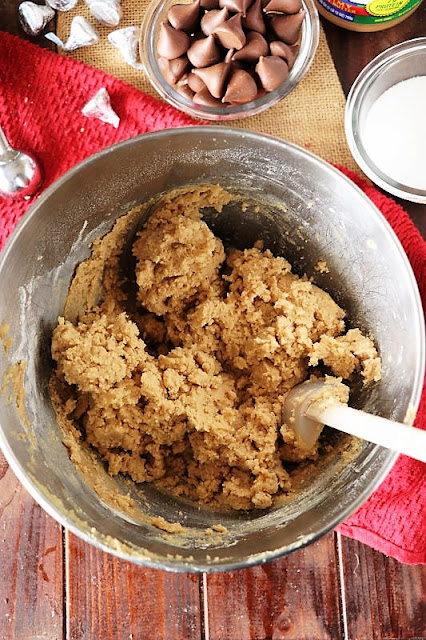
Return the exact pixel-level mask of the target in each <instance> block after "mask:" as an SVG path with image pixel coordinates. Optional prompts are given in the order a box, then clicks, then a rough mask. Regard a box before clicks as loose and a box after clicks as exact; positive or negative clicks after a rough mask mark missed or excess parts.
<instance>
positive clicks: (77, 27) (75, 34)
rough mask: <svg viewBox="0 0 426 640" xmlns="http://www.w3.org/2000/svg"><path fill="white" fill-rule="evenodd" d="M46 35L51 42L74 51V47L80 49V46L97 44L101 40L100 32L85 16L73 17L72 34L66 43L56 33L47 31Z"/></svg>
mask: <svg viewBox="0 0 426 640" xmlns="http://www.w3.org/2000/svg"><path fill="white" fill-rule="evenodd" d="M45 37H46V38H47V39H48V40H50V41H51V42H54V43H55V44H56V45H57V46H58V47H62V49H64V50H65V51H74V49H79V47H88V46H90V45H91V44H96V42H98V40H99V33H98V32H97V31H96V29H95V27H92V25H91V24H90V22H89V21H88V20H86V18H83V16H75V18H73V19H72V22H71V27H70V35H69V36H68V40H67V41H66V42H65V44H64V43H63V42H62V40H61V39H60V38H58V36H57V35H56V33H46V36H45Z"/></svg>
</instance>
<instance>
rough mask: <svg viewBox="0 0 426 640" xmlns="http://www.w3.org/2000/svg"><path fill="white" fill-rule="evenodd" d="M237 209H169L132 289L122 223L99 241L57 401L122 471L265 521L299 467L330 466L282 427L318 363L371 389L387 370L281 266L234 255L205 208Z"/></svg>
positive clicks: (199, 193)
mask: <svg viewBox="0 0 426 640" xmlns="http://www.w3.org/2000/svg"><path fill="white" fill-rule="evenodd" d="M231 197H232V196H230V195H229V194H227V193H226V192H225V191H223V190H222V189H221V188H220V187H218V186H205V187H197V188H194V189H191V190H189V191H187V192H185V193H175V194H170V196H169V197H167V198H163V199H162V202H161V205H157V206H155V207H154V211H153V212H152V213H151V215H150V217H149V218H148V221H147V222H146V224H145V225H144V227H143V229H142V230H141V231H140V232H139V234H138V237H137V239H136V241H135V242H134V244H133V254H134V257H135V259H136V269H135V273H134V274H131V276H129V275H128V274H127V275H126V274H124V275H123V268H122V262H121V257H120V253H121V251H122V249H123V246H125V239H126V234H128V227H129V226H128V225H127V226H126V221H125V219H123V220H122V219H120V220H119V221H118V222H117V223H116V226H115V228H114V229H113V231H112V232H111V233H110V234H108V235H107V236H106V237H105V238H103V239H100V240H99V241H98V242H97V243H96V244H95V246H94V249H93V254H92V257H91V258H90V259H89V260H88V261H86V262H85V263H83V264H81V265H80V266H79V267H78V269H77V271H76V275H75V278H74V282H73V283H72V285H71V288H70V292H69V295H68V299H67V303H66V305H65V310H64V317H61V318H59V320H58V325H57V327H56V328H55V330H54V332H53V338H52V355H53V358H54V360H55V361H56V365H57V366H56V370H55V373H54V375H53V378H52V381H51V396H52V400H53V402H54V406H55V409H56V411H57V414H58V417H59V418H62V424H64V423H67V424H72V425H73V428H74V429H75V430H76V432H78V433H79V434H80V435H79V437H80V438H81V439H84V440H85V441H86V442H87V443H89V444H90V445H92V446H93V447H94V448H95V449H96V450H97V451H98V452H99V454H100V455H101V457H102V459H103V460H105V461H106V463H107V465H108V470H109V473H110V474H112V475H116V474H118V473H124V474H127V475H129V476H130V477H131V478H132V479H133V480H134V481H136V482H154V483H155V484H156V485H157V486H158V487H160V488H163V489H165V490H167V491H170V492H172V493H173V494H175V495H177V496H184V497H188V498H191V499H195V500H196V501H199V502H201V503H204V504H208V505H211V506H215V507H231V508H233V509H250V508H267V507H270V506H271V505H272V504H273V502H274V500H275V499H276V497H277V496H279V495H280V494H283V493H286V492H288V491H289V490H290V489H291V476H290V474H289V473H288V468H286V467H288V464H289V461H290V462H291V461H294V460H300V459H303V458H310V459H313V460H315V458H316V456H317V455H318V453H317V449H316V448H315V449H314V450H311V451H308V452H306V451H304V452H303V455H302V454H301V452H300V451H298V450H297V444H296V442H295V440H294V438H292V437H291V433H289V430H288V426H285V427H283V426H282V424H281V408H282V404H283V401H284V398H285V395H286V393H287V392H288V391H289V390H290V389H291V388H292V387H293V386H294V385H296V384H298V383H299V382H302V381H303V380H306V379H307V378H309V377H310V376H311V375H315V373H316V372H317V371H318V366H320V365H325V367H326V368H327V369H326V370H327V372H328V373H329V374H332V375H335V376H337V377H341V378H345V379H350V378H351V377H352V376H353V374H356V373H361V374H362V376H363V380H364V383H366V384H367V383H369V382H371V381H373V380H378V379H379V378H380V359H379V357H378V355H377V351H376V349H375V347H374V344H373V342H372V341H371V340H370V338H368V337H366V336H364V335H363V334H362V333H361V332H360V331H359V329H352V330H350V331H347V332H346V331H345V324H344V316H345V313H344V311H343V310H342V309H341V308H340V307H339V306H338V305H337V304H336V303H335V302H334V301H333V300H332V298H331V297H330V296H329V295H328V294H327V293H326V292H324V291H322V290H321V289H319V288H318V287H316V286H315V285H314V284H313V283H312V282H311V281H310V280H309V279H307V278H306V277H305V278H299V277H297V276H296V275H294V274H293V273H292V272H291V266H290V264H289V263H288V262H287V261H286V260H285V259H284V258H283V257H274V256H273V255H272V254H271V253H270V252H269V251H264V250H262V249H261V246H260V245H259V246H255V247H253V248H250V249H247V250H245V251H238V250H233V251H230V252H225V249H224V247H223V244H222V242H221V241H220V240H219V239H218V238H217V237H215V236H214V235H213V233H212V232H211V231H210V229H209V228H208V226H207V225H206V223H205V222H204V221H203V219H202V212H201V210H202V208H203V207H213V208H216V209H217V210H219V211H220V210H221V208H222V207H223V205H224V204H226V203H227V202H228V201H229V200H230V199H231ZM129 215H130V214H129ZM126 279H127V280H132V279H134V282H133V284H135V283H136V298H137V305H136V310H135V311H132V312H130V311H129V305H128V304H127V302H128V293H127V294H126V293H125V292H126V290H127V291H128V290H129V288H128V287H127V288H126V284H128V283H126ZM293 464H294V463H293Z"/></svg>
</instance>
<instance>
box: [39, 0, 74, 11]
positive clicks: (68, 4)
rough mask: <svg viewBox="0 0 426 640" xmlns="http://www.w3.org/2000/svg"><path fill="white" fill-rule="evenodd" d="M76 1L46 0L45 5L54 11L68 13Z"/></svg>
mask: <svg viewBox="0 0 426 640" xmlns="http://www.w3.org/2000/svg"><path fill="white" fill-rule="evenodd" d="M77 2H78V0H47V4H48V5H49V6H51V7H52V9H56V11H69V10H70V9H74V7H75V5H76V4H77Z"/></svg>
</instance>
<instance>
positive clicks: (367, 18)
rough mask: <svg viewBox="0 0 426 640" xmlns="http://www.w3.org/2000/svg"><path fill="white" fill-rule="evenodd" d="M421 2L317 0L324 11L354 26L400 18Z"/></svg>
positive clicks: (412, 0) (404, 0)
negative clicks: (354, 24)
mask: <svg viewBox="0 0 426 640" xmlns="http://www.w3.org/2000/svg"><path fill="white" fill-rule="evenodd" d="M421 1H422V0H367V2H362V1H361V2H351V1H350V0H348V1H347V2H346V1H344V0H317V2H318V3H319V4H320V5H321V6H322V7H323V8H324V9H326V11H328V12H329V13H331V14H332V15H334V16H336V18H340V19H342V20H347V21H348V22H354V23H356V24H380V23H383V22H388V21H389V20H396V19H397V18H401V17H402V16H404V15H405V14H406V13H408V12H409V11H412V10H413V9H414V8H415V7H417V6H418V5H419V4H420V2H421Z"/></svg>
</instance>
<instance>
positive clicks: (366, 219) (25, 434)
mask: <svg viewBox="0 0 426 640" xmlns="http://www.w3.org/2000/svg"><path fill="white" fill-rule="evenodd" d="M206 182H207V183H216V182H218V183H221V184H222V185H223V186H225V187H227V188H230V189H231V190H234V191H237V192H239V193H242V194H244V195H245V196H246V198H247V201H248V202H249V203H250V202H256V201H259V200H260V201H262V202H263V203H264V205H265V207H266V212H264V213H263V214H262V215H259V214H258V213H256V210H255V207H254V206H249V209H248V210H247V212H246V213H244V214H242V213H241V209H240V208H232V207H228V208H226V210H224V212H223V214H222V215H220V216H218V217H216V218H213V217H212V219H211V220H210V222H211V224H212V225H213V226H214V228H215V231H216V232H217V233H218V234H219V235H221V236H222V237H223V238H224V239H225V240H226V241H230V242H232V243H233V244H235V245H237V246H241V247H243V246H249V245H251V244H252V243H253V241H254V240H256V239H258V238H259V236H260V237H262V238H263V239H264V241H265V244H266V246H267V247H270V248H271V249H272V250H273V251H274V252H275V253H278V254H282V255H284V256H286V257H287V258H288V259H289V260H290V262H292V263H293V264H294V267H295V270H296V272H298V273H305V272H306V273H307V274H308V275H314V277H315V281H316V282H317V284H319V285H320V286H321V287H323V288H325V289H326V290H328V291H330V292H331V293H332V294H333V296H334V297H335V299H336V300H337V301H338V302H339V303H340V304H341V305H343V307H344V308H345V309H346V310H347V311H348V317H349V318H350V321H351V323H352V324H353V325H354V326H360V327H362V328H363V329H364V330H366V331H371V333H372V334H373V335H374V337H375V340H376V343H377V345H378V347H379V349H380V353H381V356H382V358H383V379H382V381H381V382H380V383H379V384H377V385H376V386H374V387H371V388H370V389H366V390H364V391H361V392H360V393H359V394H358V395H356V396H355V404H356V406H358V407H364V409H366V410H367V411H372V412H376V413H379V414H381V415H383V416H385V417H388V418H392V419H396V420H404V419H405V418H406V416H407V415H411V416H413V415H414V413H415V410H416V408H417V406H418V402H419V398H420V392H421V385H422V380H423V373H424V371H423V367H424V320H423V313H422V310H421V304H420V299H419V294H418V290H417V286H416V282H415V280H414V277H413V273H412V271H411V268H410V265H409V263H408V261H407V258H406V256H405V253H404V252H403V250H402V248H401V246H400V244H399V242H398V240H397V238H396V236H395V235H394V233H393V231H392V230H391V228H390V227H389V226H388V224H387V223H386V222H385V220H384V219H383V217H382V216H381V214H380V213H379V211H378V210H377V209H376V207H375V206H374V205H373V204H372V203H371V202H370V200H369V199H368V198H367V197H366V196H365V195H364V194H363V193H362V192H361V191H360V190H359V189H358V188H357V187H356V186H354V185H353V184H352V183H351V182H350V181H349V180H348V179H346V178H345V177H344V176H343V175H342V174H340V173H339V172H338V171H337V170H335V169H334V168H332V167H331V166H330V165H328V164H326V163H325V162H323V161H322V160H320V159H319V158H317V157H315V156H313V155H311V154H310V153H308V152H306V151H305V150H303V149H300V148H298V147H296V146H293V145H291V144H288V143H286V142H283V141H280V140H275V139H273V138H271V137H267V136H263V135H258V134H254V133H248V132H246V131H241V130H233V129H231V128H227V127H226V128H225V127H213V126H212V127H190V128H185V129H174V130H168V131H161V132H157V133H151V134H147V135H143V136H140V137H138V138H134V139H132V140H128V141H126V142H123V143H121V144H118V145H116V146H114V147H111V148H109V149H106V150H104V151H102V152H101V153H99V154H97V155H95V156H93V157H91V158H89V159H88V160H86V161H85V162H83V163H81V164H80V165H78V166H77V167H75V168H74V169H72V170H71V171H69V172H68V173H67V174H66V175H65V176H63V177H62V178H61V179H59V180H58V181H57V182H56V183H55V184H54V185H52V186H51V187H50V188H49V189H47V191H46V192H45V193H44V194H43V195H42V197H41V198H40V199H39V200H38V201H37V202H36V203H35V204H34V205H33V206H32V208H31V210H30V211H29V212H28V213H27V214H26V215H25V216H24V218H23V220H22V221H21V223H20V224H19V225H18V227H17V229H16V230H15V232H14V233H13V235H12V237H11V238H10V240H9V242H8V244H7V246H6V248H5V249H4V251H3V253H2V254H1V257H0V309H1V317H0V322H4V323H7V324H9V325H10V329H9V337H11V338H12V339H13V342H12V343H11V345H10V347H9V350H8V353H7V354H4V355H3V357H2V359H1V364H0V368H1V369H0V379H3V377H4V376H5V374H6V370H7V368H8V366H9V365H10V363H16V362H19V361H25V362H26V369H25V375H24V383H23V384H24V389H25V399H24V402H25V412H23V411H22V410H21V409H22V408H21V409H20V410H18V409H17V407H16V405H15V403H14V402H10V399H9V396H8V394H7V393H6V394H3V395H2V397H1V400H0V422H1V431H0V445H1V447H2V449H3V451H4V454H5V455H6V457H7V459H8V461H9V463H10V465H11V466H12V468H13V470H14V471H15V473H16V474H17V476H18V478H19V479H20V480H21V482H22V483H23V484H24V485H25V487H26V488H27V489H28V491H29V492H30V493H31V494H32V496H33V497H34V498H35V499H36V500H37V501H38V502H39V503H40V504H41V505H42V506H43V507H44V508H45V510H46V511H47V512H48V513H50V514H51V515H52V516H53V517H54V518H56V519H57V520H58V521H59V522H61V523H62V524H63V525H64V526H66V527H68V528H69V529H71V530H72V531H73V532H74V533H76V534H77V535H79V536H81V537H82V538H84V539H85V540H87V541H88V542H91V543H93V544H95V545H96V546H98V547H101V548H103V549H105V550H107V551H110V552H112V553H115V554H117V555H119V556H121V557H123V558H126V559H129V560H132V561H135V562H139V563H142V564H146V565H150V566H154V567H161V568H168V569H173V570H185V571H197V570H206V571H215V570H224V569H231V568H236V567H247V566H249V565H253V564H256V563H259V562H265V561H267V560H269V559H271V558H275V557H277V556H281V555H284V554H287V553H289V552H291V551H294V550H295V549H298V548H300V547H302V546H304V545H306V544H308V543H310V542H312V541H313V540H315V539H316V538H318V537H319V536H320V535H322V534H324V533H325V532H327V531H328V530H330V529H331V528H332V527H334V526H336V525H337V524H338V523H339V522H341V521H342V520H344V519H345V518H346V517H347V516H349V514H351V513H352V512H353V511H355V509H356V508H357V507H359V506H360V505H361V504H362V503H363V502H364V501H365V500H366V498H367V497H368V496H369V495H370V494H371V493H372V491H373V490H374V489H375V488H376V487H377V485H378V484H379V483H380V481H381V480H383V478H384V477H385V475H386V473H387V472H388V471H389V470H390V468H391V466H392V464H393V462H394V460H395V457H396V456H395V454H394V453H393V452H390V451H388V450H385V449H382V448H380V447H377V446H374V445H371V444H367V443H365V444H363V445H362V446H361V447H360V449H359V450H358V452H357V453H356V454H355V457H354V459H353V460H352V461H351V462H350V463H349V464H346V465H344V464H343V465H342V459H341V458H340V457H339V456H336V459H333V460H331V461H330V463H329V464H328V465H327V466H326V468H325V469H323V470H322V471H321V473H319V474H318V476H317V477H316V478H315V479H314V480H313V481H312V484H311V485H310V486H309V487H306V488H305V489H304V490H303V491H302V492H301V494H300V496H299V497H298V499H297V500H295V501H293V502H290V503H288V504H284V505H283V506H281V507H279V508H275V509H272V510H270V511H267V512H250V513H220V514H218V513H215V512H212V511H208V510H207V509H202V508H199V507H197V506H194V505H188V504H183V503H182V502H179V501H178V500H175V499H173V498H171V497H169V496H165V495H164V494H162V493H160V492H159V491H157V490H156V489H155V488H153V487H152V486H146V485H139V486H136V485H133V486H132V485H129V484H127V483H126V481H125V480H124V479H117V480H116V481H111V482H112V483H115V486H116V490H117V492H118V493H122V494H127V493H128V492H129V490H130V493H131V495H132V496H133V498H134V499H135V502H136V508H138V509H139V508H140V510H141V511H143V512H145V513H146V514H148V515H151V516H163V517H164V518H165V519H166V520H167V521H170V522H175V521H179V522H181V523H182V524H183V525H185V527H187V528H185V531H184V533H182V534H180V535H179V536H173V535H170V534H167V533H166V532H164V531H161V530H160V529H158V528H156V527H155V526H153V525H152V523H149V522H148V521H147V522H141V521H139V520H138V518H135V517H133V516H132V515H129V514H128V513H124V512H122V511H121V508H120V506H119V501H118V502H117V503H116V504H115V507H114V506H109V505H108V504H106V503H105V501H103V500H102V498H100V497H99V495H98V494H97V493H96V492H95V491H94V490H93V489H92V488H91V487H90V486H89V484H88V483H87V482H86V481H85V480H84V478H83V477H82V475H81V474H80V473H79V472H78V471H77V470H76V468H75V467H74V465H73V463H72V462H71V461H70V459H69V456H68V451H67V449H66V448H65V446H64V445H63V443H62V440H61V434H60V431H59V428H58V426H57V424H56V421H55V416H54V413H53V410H52V407H51V404H50V401H49V396H48V393H47V382H48V379H49V376H50V374H51V370H52V362H51V359H50V336H51V331H52V329H53V327H54V326H55V323H56V319H57V317H58V315H59V314H60V313H61V310H62V306H63V302H64V297H65V295H66V291H67V288H68V285H69V282H70V279H71V277H72V274H73V271H74V268H75V266H76V265H77V264H78V263H79V262H80V261H81V260H83V259H84V258H86V257H87V256H88V255H89V254H90V243H91V241H93V239H94V238H96V237H98V236H100V235H102V234H103V233H105V232H106V231H107V230H109V228H110V227H111V225H112V224H113V222H114V220H115V219H116V218H117V217H118V216H120V215H121V214H123V213H124V212H126V211H127V210H129V209H130V208H131V207H132V206H133V205H134V204H135V203H139V202H142V201H144V200H146V199H148V198H150V197H151V196H153V195H155V194H159V193H161V192H164V191H167V190H169V189H171V188H175V187H180V186H183V185H186V184H194V183H206ZM283 203H284V204H285V205H286V209H284V208H283V206H282V205H283ZM320 258H321V259H325V260H326V261H327V264H328V267H329V269H330V273H329V274H326V273H317V272H316V271H315V269H314V267H315V265H316V263H317V262H318V260H319V259H320ZM24 413H25V414H26V416H27V418H25V416H24ZM217 522H220V523H221V524H223V525H225V526H226V527H227V528H228V531H229V533H228V534H227V535H224V536H221V537H218V536H204V535H202V534H203V532H204V530H205V529H206V527H209V526H212V525H213V524H214V523H217Z"/></svg>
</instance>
